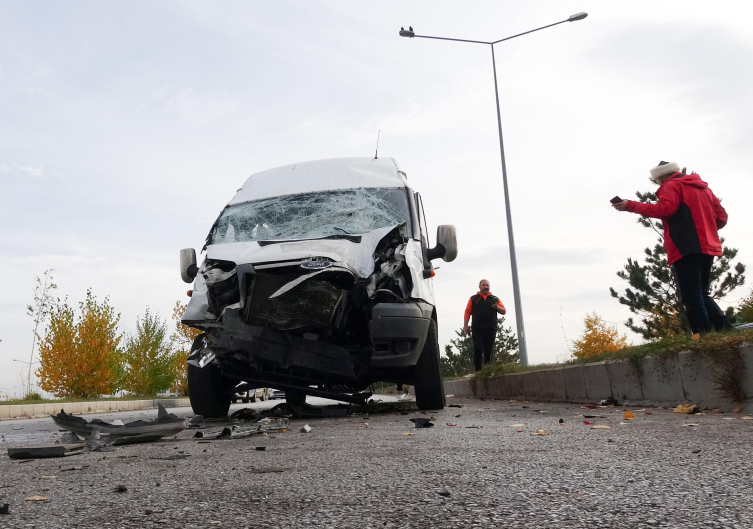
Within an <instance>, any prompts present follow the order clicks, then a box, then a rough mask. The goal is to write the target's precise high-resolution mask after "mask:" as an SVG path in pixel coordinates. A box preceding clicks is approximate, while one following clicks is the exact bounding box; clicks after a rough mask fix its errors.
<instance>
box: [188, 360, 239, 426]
mask: <svg viewBox="0 0 753 529" xmlns="http://www.w3.org/2000/svg"><path fill="white" fill-rule="evenodd" d="M234 387H235V384H234V381H233V380H230V379H228V378H227V377H224V376H223V375H222V373H221V372H220V368H219V367H217V366H215V365H213V364H208V365H206V366H204V367H196V366H194V365H191V364H188V397H189V400H190V401H191V408H193V412H194V413H195V414H196V415H202V416H203V417H206V418H207V419H217V418H221V417H225V416H227V412H228V410H229V409H230V401H231V400H233V395H232V391H233V389H234Z"/></svg>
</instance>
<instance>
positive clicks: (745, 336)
mask: <svg viewBox="0 0 753 529" xmlns="http://www.w3.org/2000/svg"><path fill="white" fill-rule="evenodd" d="M745 343H753V329H739V330H730V331H724V332H714V333H709V334H706V335H704V336H703V337H701V339H700V340H698V341H693V340H692V339H691V338H690V336H684V335H683V336H674V337H668V338H663V339H661V340H657V341H655V342H649V343H646V344H642V345H636V346H632V347H626V348H624V349H620V350H619V351H611V352H605V353H601V354H597V355H592V356H589V357H588V358H574V359H572V360H569V361H567V362H564V363H562V364H538V365H535V366H527V367H524V366H521V365H518V364H489V365H485V366H484V367H483V369H482V370H481V371H480V372H479V373H477V374H476V377H478V378H485V377H492V376H498V375H506V374H508V373H522V372H525V371H540V370H542V369H551V368H554V367H563V366H567V365H575V364H587V363H591V362H604V361H617V360H624V361H629V362H633V363H636V364H637V363H638V362H639V361H640V360H641V359H643V358H644V357H646V356H657V357H661V356H669V355H675V354H677V353H679V352H682V351H692V352H697V353H699V354H703V355H704V356H707V357H710V358H713V357H715V355H716V356H718V357H719V360H720V361H723V360H724V358H725V357H726V356H727V355H729V353H730V351H732V350H734V349H736V348H738V347H740V346H741V345H743V344H745Z"/></svg>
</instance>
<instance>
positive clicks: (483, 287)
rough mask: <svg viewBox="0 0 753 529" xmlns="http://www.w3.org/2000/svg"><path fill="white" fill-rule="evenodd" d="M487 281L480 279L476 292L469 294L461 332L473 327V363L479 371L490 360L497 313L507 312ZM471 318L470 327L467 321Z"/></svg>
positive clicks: (495, 335)
mask: <svg viewBox="0 0 753 529" xmlns="http://www.w3.org/2000/svg"><path fill="white" fill-rule="evenodd" d="M489 288H490V286H489V281H487V280H486V279H482V280H481V281H480V282H479V284H478V292H476V294H475V295H473V296H471V299H469V300H468V304H467V305H466V306H465V314H464V315H463V332H464V333H466V334H468V332H469V331H470V330H471V329H473V365H474V367H475V368H476V371H481V366H482V365H483V364H482V360H483V363H484V364H489V363H491V361H492V353H493V352H494V340H495V339H496V338H497V314H502V315H503V316H504V315H505V313H506V312H507V310H506V309H505V306H504V305H502V302H501V301H500V300H499V298H498V297H497V296H495V295H493V294H492V293H491V292H489ZM471 318H473V323H471V326H472V327H469V326H468V321H469V320H470V319H471Z"/></svg>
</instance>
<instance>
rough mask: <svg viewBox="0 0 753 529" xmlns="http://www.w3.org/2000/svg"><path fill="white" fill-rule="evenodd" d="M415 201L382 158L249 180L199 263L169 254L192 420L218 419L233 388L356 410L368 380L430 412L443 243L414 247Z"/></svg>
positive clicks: (450, 237)
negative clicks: (178, 286)
mask: <svg viewBox="0 0 753 529" xmlns="http://www.w3.org/2000/svg"><path fill="white" fill-rule="evenodd" d="M420 200H421V199H420V196H419V195H418V194H417V193H415V192H414V191H413V190H412V189H410V188H409V187H408V186H407V179H406V178H405V174H404V173H402V172H401V171H399V169H398V168H397V165H396V164H395V162H394V161H393V160H391V159H386V160H371V159H358V158H356V159H338V160H322V161H318V162H309V163H307V164H296V165H294V166H286V167H282V168H278V169H273V170H270V171H266V172H263V173H258V174H256V175H253V176H252V177H251V178H249V180H248V181H247V182H246V184H244V186H243V188H241V189H240V190H239V192H238V194H237V195H236V197H235V198H234V199H233V200H232V201H231V202H230V203H229V204H228V205H227V206H226V207H225V209H224V210H223V211H222V213H221V214H220V216H219V218H218V219H217V220H216V221H215V223H214V225H213V226H212V229H211V231H210V233H209V235H208V237H207V241H206V245H205V247H204V250H205V251H206V259H205V260H204V262H203V263H202V264H201V266H198V265H197V262H196V257H195V252H194V251H193V250H192V249H188V250H182V251H181V275H182V277H183V279H184V280H185V281H187V282H191V281H193V282H194V287H193V290H192V291H191V300H190V302H189V304H188V307H187V309H186V311H185V314H184V316H183V320H182V321H183V323H184V324H186V325H190V326H192V327H195V328H197V329H200V330H202V331H203V333H202V334H201V335H200V336H199V337H198V338H197V339H196V341H195V343H194V346H193V348H192V351H191V354H190V356H189V359H188V362H189V381H188V382H189V395H190V397H191V405H192V406H193V408H194V411H195V412H196V413H200V414H201V415H204V416H209V417H213V416H222V415H225V414H226V413H227V409H228V406H229V402H230V397H231V394H232V393H233V392H237V391H239V384H240V390H243V389H244V388H246V387H248V388H253V387H273V388H277V389H281V390H284V391H285V392H286V396H287V398H288V399H289V400H298V401H299V402H300V401H302V400H303V399H305V395H307V394H308V395H317V396H324V397H329V398H336V399H338V400H344V401H361V400H363V399H364V398H366V397H368V396H369V395H370V394H369V393H368V392H365V390H366V389H367V388H368V387H369V386H370V385H371V384H372V383H373V382H376V381H387V382H394V383H397V384H415V385H416V392H417V400H418V401H419V402H418V404H419V406H421V407H424V408H440V407H442V406H443V404H444V394H443V390H442V387H441V376H440V374H439V370H438V366H439V359H438V354H439V353H438V345H437V343H436V342H437V340H436V310H435V307H434V292H433V285H432V282H431V276H433V269H432V266H431V259H432V258H437V257H441V258H444V259H445V260H448V261H449V260H452V259H454V257H455V254H456V243H455V235H454V228H453V227H450V226H440V228H439V230H438V239H440V238H441V242H442V243H443V244H440V241H439V240H438V244H437V245H436V246H435V247H433V248H429V247H428V240H427V239H428V237H426V235H425V234H426V229H425V225H424V219H423V218H421V217H422V216H423V213H422V205H421V202H420ZM427 342H428V345H427ZM427 350H431V351H430V352H429V353H428V354H424V353H425V352H426V351H427ZM424 356H426V357H427V360H422V358H423V357H424ZM433 356H436V358H433ZM427 363H428V364H429V367H428V368H427V367H425V366H423V364H427ZM435 364H436V365H435ZM429 379H430V380H429ZM419 392H420V393H421V395H418V394H419Z"/></svg>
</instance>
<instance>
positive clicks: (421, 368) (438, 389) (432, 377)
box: [413, 320, 445, 410]
mask: <svg viewBox="0 0 753 529" xmlns="http://www.w3.org/2000/svg"><path fill="white" fill-rule="evenodd" d="M413 369H414V372H413V384H414V386H415V387H416V405H417V406H418V409H419V410H441V409H442V408H444V405H445V398H444V385H443V384H442V369H441V366H440V363H439V339H438V337H437V322H436V321H434V320H431V321H430V322H429V330H428V332H427V333H426V343H425V344H424V349H423V351H421V356H420V357H419V358H418V362H416V367H414V368H413Z"/></svg>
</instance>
